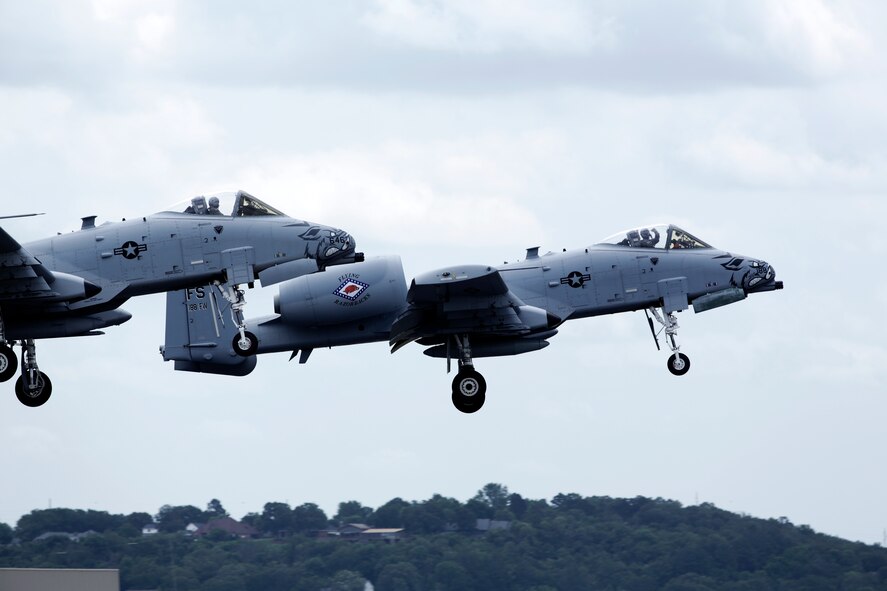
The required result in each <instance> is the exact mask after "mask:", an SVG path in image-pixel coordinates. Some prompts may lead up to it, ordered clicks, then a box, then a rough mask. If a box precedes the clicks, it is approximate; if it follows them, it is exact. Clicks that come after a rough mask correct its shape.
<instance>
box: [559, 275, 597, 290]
mask: <svg viewBox="0 0 887 591" xmlns="http://www.w3.org/2000/svg"><path fill="white" fill-rule="evenodd" d="M586 281H591V274H589V273H580V272H579V271H573V272H572V273H570V274H569V275H567V276H566V277H561V284H562V285H569V286H570V287H582V284H583V283H585V282H586Z"/></svg>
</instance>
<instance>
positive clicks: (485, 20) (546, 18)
mask: <svg viewBox="0 0 887 591" xmlns="http://www.w3.org/2000/svg"><path fill="white" fill-rule="evenodd" d="M363 21H364V22H365V23H366V24H367V26H368V27H369V28H370V29H371V30H373V31H374V32H375V33H376V34H377V35H378V36H379V37H380V38H381V39H382V40H392V39H393V40H398V41H400V42H403V43H406V44H408V45H412V46H415V47H421V48H424V49H434V50H444V51H478V52H482V53H485V52H500V51H507V50H525V49H532V50H541V51H545V52H554V53H560V52H567V53H572V52H586V51H588V50H590V49H592V48H595V47H599V46H605V47H607V46H611V45H612V44H613V43H614V42H615V26H614V25H615V24H614V21H613V19H611V18H599V17H598V16H597V15H596V14H595V13H594V12H593V11H592V10H591V9H590V8H589V6H588V5H587V4H586V3H582V2H576V1H574V0H557V1H555V2H545V3H542V2H534V1H532V0H519V1H513V2H505V1H502V0H454V1H449V2H441V1H439V0H377V1H376V3H375V7H374V8H373V9H371V10H369V11H368V12H367V13H366V14H365V15H364V17H363Z"/></svg>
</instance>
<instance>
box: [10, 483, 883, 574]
mask: <svg viewBox="0 0 887 591" xmlns="http://www.w3.org/2000/svg"><path fill="white" fill-rule="evenodd" d="M194 509H196V508H194V507H191V508H190V509H183V508H181V507H170V506H164V507H162V508H161V509H160V511H158V513H157V514H156V515H155V516H154V518H155V520H156V522H157V523H158V524H161V525H162V524H163V523H166V524H167V526H164V527H161V528H160V529H161V531H169V532H170V533H160V534H156V535H152V536H142V535H141V533H140V532H141V529H140V527H139V524H141V523H144V522H145V518H146V516H147V517H149V518H150V517H151V516H150V515H147V514H145V513H133V514H130V515H110V514H107V513H104V512H101V511H78V510H72V509H48V510H37V511H32V512H31V513H29V514H28V515H26V516H23V517H22V518H21V519H20V520H19V522H18V524H16V527H15V528H11V527H9V526H2V525H0V544H2V545H0V567H57V568H119V569H120V575H121V587H122V589H124V590H127V589H163V590H172V589H177V590H180V591H189V590H193V591H235V590H237V591H309V590H311V591H317V590H330V591H351V590H354V591H357V590H358V589H363V581H364V580H369V581H370V582H372V583H373V585H374V586H375V589H376V590H377V591H413V590H415V591H419V590H423V591H424V590H432V591H444V590H450V589H453V590H456V589H458V590H460V591H473V590H478V591H480V590H483V591H491V590H492V591H495V590H503V591H512V590H513V591H554V590H558V591H573V590H576V591H579V590H583V591H584V590H588V589H595V590H597V589H600V590H612V591H616V590H626V591H648V590H649V591H653V590H665V591H703V590H715V589H716V590H726V591H746V590H749V591H750V590H755V591H761V590H763V591H768V590H772V591H794V590H804V591H808V590H813V591H816V590H819V589H822V590H823V591H825V590H829V591H831V590H835V589H840V590H843V591H864V590H879V589H887V549H884V548H881V547H880V546H878V545H867V544H862V543H855V542H849V541H847V540H842V539H840V538H835V537H831V536H826V535H823V534H819V533H816V532H814V531H813V530H812V529H811V528H809V527H807V526H803V525H801V526H796V525H794V524H792V523H790V522H789V521H788V520H786V519H778V520H777V519H758V518H753V517H749V516H745V515H737V514H734V513H730V512H728V511H724V510H722V509H719V508H717V507H715V506H714V505H711V504H702V505H695V506H689V507H684V506H682V505H681V504H680V503H677V502H675V501H669V500H663V499H650V498H644V497H637V498H633V499H619V498H610V497H583V496H581V495H578V494H559V495H556V496H555V497H554V498H552V499H551V500H543V499H527V498H524V497H522V496H521V495H520V494H517V493H509V491H508V489H507V488H506V487H505V486H502V485H500V484H488V485H486V486H485V487H483V488H482V489H481V490H480V491H478V494H477V495H475V496H474V497H473V498H471V499H469V500H468V501H466V502H464V503H463V502H460V501H458V500H456V499H453V498H449V497H443V496H440V495H434V496H433V497H431V498H430V499H426V500H424V501H409V502H407V501H404V500H403V499H400V498H396V499H392V500H391V501H389V502H387V503H385V504H383V505H381V506H379V507H377V508H375V509H373V508H370V507H366V506H364V505H362V504H361V503H359V502H357V501H346V502H343V503H340V504H339V507H338V511H337V513H336V514H335V515H334V516H332V517H331V518H327V516H326V515H325V514H324V513H323V511H322V510H321V509H320V508H319V507H317V505H314V504H311V503H306V504H303V505H299V506H296V507H290V506H289V505H288V504H286V503H279V502H275V503H267V504H265V506H264V507H263V510H262V511H261V512H256V513H252V514H250V515H247V516H246V517H245V518H244V519H243V521H247V522H249V523H251V524H252V525H253V526H254V527H256V528H257V529H258V530H259V531H261V532H262V533H263V536H265V537H262V538H259V539H251V540H232V539H225V538H224V537H218V536H213V537H210V538H202V539H193V538H191V537H187V536H185V535H183V534H182V533H181V531H180V530H179V529H174V527H173V525H172V524H176V525H175V528H178V524H181V523H182V522H184V521H190V520H191V518H192V517H193V518H195V519H199V520H206V519H212V518H214V517H219V516H222V515H224V514H226V512H225V511H224V508H223V507H222V506H221V503H219V502H218V501H217V500H214V502H213V501H211V502H210V504H209V505H208V506H207V509H206V510H200V509H196V511H197V512H196V513H195V512H194V511H193V510H194ZM198 513H199V515H198ZM478 518H492V519H497V520H502V521H508V522H509V523H510V527H508V528H507V529H497V530H492V531H489V532H486V533H482V532H479V531H478V530H477V529H476V528H475V523H476V520H477V519H478ZM352 522H362V523H366V524H368V525H373V526H377V527H403V528H405V529H406V531H407V533H408V534H409V536H408V538H407V539H406V540H404V541H401V542H398V543H391V544H389V543H384V542H364V543H360V542H348V541H345V540H344V539H336V538H325V539H323V538H318V537H316V535H315V532H316V531H317V530H319V529H324V528H328V527H334V526H336V525H340V524H344V523H352ZM84 525H86V526H88V528H87V529H92V530H93V531H96V532H98V534H97V535H93V536H89V537H85V538H83V539H81V540H80V541H79V542H75V541H71V540H69V539H68V538H65V537H51V538H48V539H43V540H35V539H34V538H36V537H38V536H39V535H40V534H39V533H38V532H41V531H42V529H43V528H51V529H49V530H46V531H71V530H72V529H78V528H81V527H83V526H84ZM75 526H76V527H75ZM80 531H83V530H80ZM44 533H45V532H44ZM35 534H36V535H35ZM14 539H15V540H18V541H17V542H13V540H14Z"/></svg>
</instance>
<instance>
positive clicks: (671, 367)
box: [644, 308, 690, 376]
mask: <svg viewBox="0 0 887 591" xmlns="http://www.w3.org/2000/svg"><path fill="white" fill-rule="evenodd" d="M644 312H645V313H647V311H646V310H645V311H644ZM649 312H650V313H652V314H653V318H655V319H656V322H658V323H659V324H661V325H662V328H663V329H664V330H665V344H666V345H668V348H669V349H671V352H672V355H671V357H669V358H668V371H670V372H671V373H672V375H676V376H682V375H684V374H685V373H687V372H688V371H690V358H689V357H687V356H686V355H684V354H683V353H681V347H680V345H678V344H677V342H675V337H676V336H677V334H678V329H679V328H680V327H679V326H678V319H677V318H675V315H674V312H668V313H666V312H665V310H664V309H663V310H662V314H660V313H659V310H658V309H656V308H650V310H649ZM647 322H648V323H649V324H650V331H651V332H652V333H653V340H654V341H656V348H657V349H658V348H659V338H658V337H657V333H656V331H655V330H654V329H653V319H652V318H650V315H649V314H647ZM660 332H661V331H660Z"/></svg>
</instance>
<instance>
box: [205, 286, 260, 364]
mask: <svg viewBox="0 0 887 591" xmlns="http://www.w3.org/2000/svg"><path fill="white" fill-rule="evenodd" d="M214 285H215V286H216V287H217V288H218V290H219V291H220V292H221V293H222V297H224V298H225V301H227V302H228V303H229V304H230V305H231V318H232V319H233V320H234V324H236V325H237V330H238V332H237V334H236V335H234V339H233V340H232V341H231V347H233V349H234V352H235V353H237V354H238V355H240V356H241V357H249V356H250V355H254V354H255V352H256V350H257V349H258V348H259V338H258V337H257V336H256V335H254V334H253V333H251V332H250V331H248V330H246V320H245V319H244V317H243V306H244V304H245V303H246V299H245V298H244V297H243V290H242V289H240V288H239V287H238V286H236V285H229V284H225V285H224V286H223V285H222V284H221V283H220V282H218V281H216V282H215V283H214Z"/></svg>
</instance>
